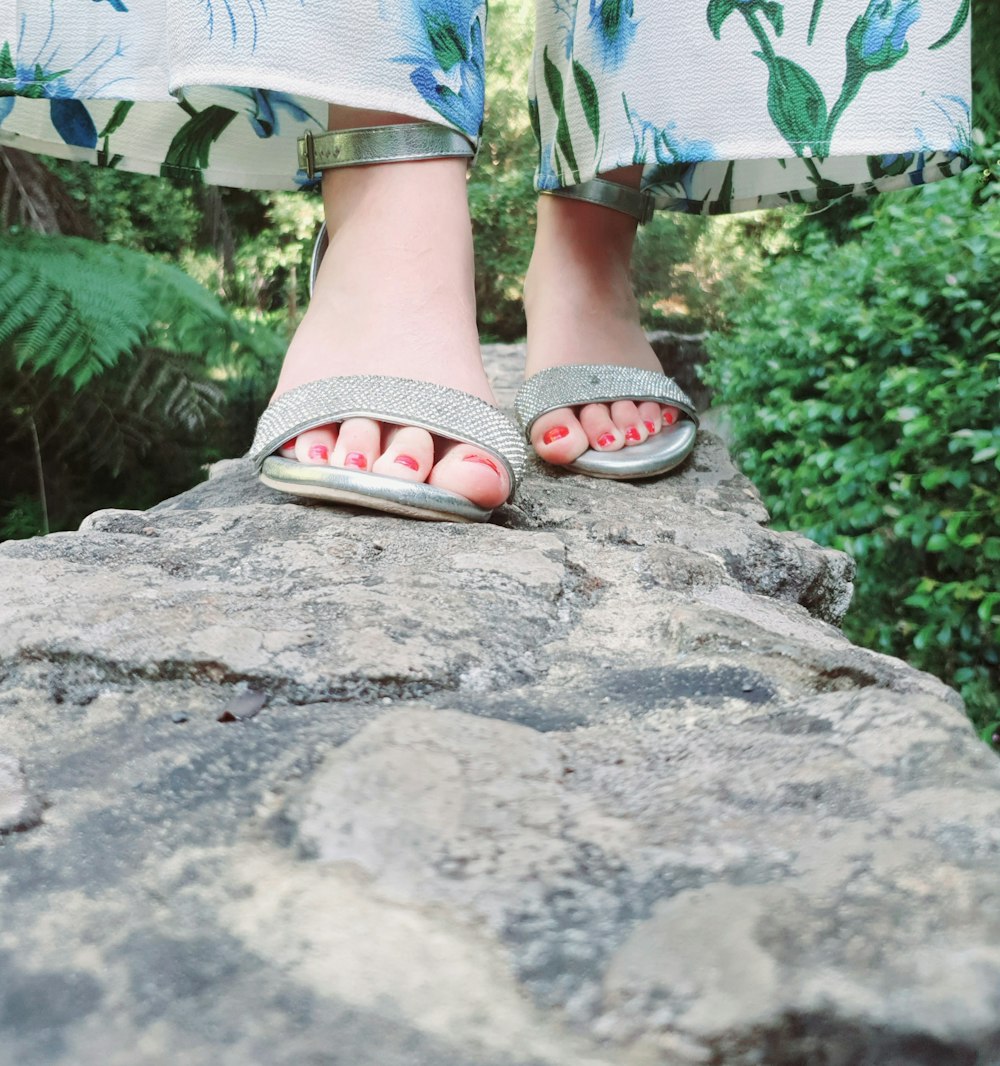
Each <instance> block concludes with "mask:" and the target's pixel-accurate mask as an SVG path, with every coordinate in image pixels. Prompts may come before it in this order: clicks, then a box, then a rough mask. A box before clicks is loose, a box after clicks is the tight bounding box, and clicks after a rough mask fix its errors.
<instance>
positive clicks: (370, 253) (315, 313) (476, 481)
mask: <svg viewBox="0 0 1000 1066" xmlns="http://www.w3.org/2000/svg"><path fill="white" fill-rule="evenodd" d="M465 171H466V164H465V160H463V159H439V160H423V161H420V162H408V163H389V164H380V165H373V166H364V167H348V168H343V169H337V170H330V171H327V172H326V174H325V176H324V179H323V195H324V201H325V207H326V218H327V225H328V227H329V231H330V246H329V248H328V249H327V252H326V255H325V256H324V258H323V263H322V266H321V267H320V270H319V275H318V277H317V280H316V287H315V291H314V294H313V298H312V301H311V303H310V305H309V309H308V311H307V312H306V314H305V317H304V318H303V320H302V322H301V324H300V325H299V328H298V330H297V331H296V333H295V336H294V337H293V338H292V342H291V345H290V346H289V349H288V354H287V356H286V357H285V363H284V366H283V367H282V370H281V375H280V377H279V379H278V385H277V388H276V389H275V393H274V395H275V397H277V396H279V395H281V394H282V393H283V392H286V391H288V390H289V389H292V388H295V387H296V386H298V385H302V384H305V383H306V382H309V381H314V380H317V379H319V378H326V377H338V376H344V375H351V374H382V375H388V376H393V377H404V378H415V379H418V380H420V381H429V382H432V383H434V384H438V385H447V386H450V387H451V388H455V389H460V390H462V391H463V392H469V393H472V394H473V395H474V396H478V397H479V398H480V399H482V400H485V401H487V402H488V403H490V404H493V403H494V402H495V401H494V398H493V394H492V391H491V389H490V386H489V382H488V381H487V378H486V373H485V371H484V370H483V365H482V360H481V358H480V352H479V338H478V334H477V331H476V312H475V293H474V287H473V257H472V232H471V224H470V221H469V213H468V207H467V203H466V187H465ZM280 454H281V455H283V456H285V457H287V458H296V459H298V460H299V461H300V462H303V463H314V464H315V463H319V464H324V463H328V464H330V465H333V466H340V467H349V468H352V469H355V470H367V471H371V472H373V473H376V474H387V475H391V476H392V477H397V478H405V479H407V480H412V481H422V482H427V483H428V484H431V485H434V486H435V487H437V488H443V489H449V490H450V491H452V492H456V493H458V494H459V495H461V496H464V497H466V498H467V499H469V500H471V501H472V502H473V503H475V504H478V505H479V506H480V507H486V508H492V507H496V506H498V505H499V504H501V503H503V501H504V500H505V499H506V498H507V496H508V495H509V493H510V484H509V479H508V475H507V472H506V470H505V469H504V467H503V465H502V464H501V463H498V462H497V460H496V458H495V457H494V456H493V455H491V454H490V453H488V452H483V451H481V450H480V449H477V448H475V447H473V446H471V445H466V444H458V443H456V442H454V441H447V440H443V439H441V438H437V437H433V436H432V435H431V434H430V433H428V432H427V431H425V430H422V429H418V428H415V427H412V426H404V427H400V426H394V425H388V424H383V423H379V422H374V421H371V420H370V419H365V418H352V419H348V420H347V421H345V422H343V423H342V424H340V425H329V426H323V427H321V428H319V429H314V430H310V431H308V432H306V433H301V434H299V436H298V437H297V438H296V439H295V440H293V441H290V442H288V444H286V445H285V446H284V447H283V448H282V449H281V452H280Z"/></svg>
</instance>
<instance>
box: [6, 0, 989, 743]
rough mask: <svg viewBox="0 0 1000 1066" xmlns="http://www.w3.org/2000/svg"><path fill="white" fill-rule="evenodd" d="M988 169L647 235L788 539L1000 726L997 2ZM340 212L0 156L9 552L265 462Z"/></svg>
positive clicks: (509, 316) (274, 196) (506, 213)
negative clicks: (831, 556)
mask: <svg viewBox="0 0 1000 1066" xmlns="http://www.w3.org/2000/svg"><path fill="white" fill-rule="evenodd" d="M530 6H531V5H529V4H525V3H523V2H519V0H492V2H491V4H490V21H491V35H490V72H489V75H490V76H489V91H488V101H487V129H486V134H485V138H484V147H483V149H482V151H481V153H480V156H479V159H478V161H477V165H476V167H475V168H474V169H473V170H472V172H471V174H470V179H469V195H470V203H471V208H472V214H473V220H474V226H475V239H476V255H477V266H478V282H477V288H478V291H477V296H478V305H479V318H480V329H481V333H482V337H483V339H484V341H490V340H497V341H511V340H518V339H520V338H521V337H523V335H524V319H523V313H522V309H521V303H520V291H521V282H522V279H523V276H524V272H525V269H526V267H527V262H528V257H529V255H530V250H531V240H532V232H533V221H534V194H533V192H532V189H531V174H532V169H533V165H534V153H535V146H534V141H533V138H532V133H531V129H530V126H529V123H528V116H527V111H526V108H525V107H524V103H523V98H524V84H525V78H526V70H527V65H528V58H529V55H530V50H531V30H532V27H531V13H530ZM972 8H973V25H974V79H975V90H976V91H975V107H974V124H975V126H976V129H977V151H978V153H979V159H978V165H977V166H976V167H974V168H973V169H972V170H970V171H968V172H966V174H965V175H964V176H963V177H962V178H960V179H954V180H949V181H946V182H941V183H938V184H935V185H932V186H928V187H926V188H923V189H915V190H912V191H910V192H906V193H893V194H891V195H888V196H885V197H876V198H874V199H872V200H867V199H857V200H855V201H845V202H842V203H839V204H834V205H830V206H827V207H825V208H824V209H822V210H808V209H806V208H791V209H786V210H781V211H770V212H754V213H751V214H747V215H737V216H731V217H724V218H714V219H703V218H695V217H689V216H682V215H673V214H668V213H665V212H661V213H660V214H659V215H658V216H657V217H656V218H655V219H654V221H653V222H652V223H651V224H650V225H648V226H646V227H645V228H644V229H643V230H642V231H641V234H640V239H639V244H638V248H637V252H636V256H635V285H636V291H637V293H638V296H639V299H640V302H641V305H642V309H643V315H644V319H645V324H646V325H647V327H649V328H651V329H654V328H667V329H672V330H675V331H677V332H681V333H685V334H703V333H704V334H705V335H706V336H705V343H706V345H707V348H708V352H709V355H710V361H709V366H708V371H707V378H708V383H709V384H710V385H711V387H712V388H713V390H714V394H715V400H714V404H715V406H716V407H717V408H718V410H719V411H720V412H722V413H723V414H724V418H723V422H724V424H725V425H726V426H727V427H728V432H729V434H730V437H731V440H730V443H731V445H732V448H733V452H734V456H735V458H736V459H737V462H738V463H739V464H740V465H741V467H742V469H743V470H744V471H745V472H746V473H747V474H748V475H749V476H750V477H751V478H752V479H753V480H754V481H755V483H756V484H757V486H758V487H759V489H760V490H761V492H762V494H763V496H764V499H765V502H766V503H767V505H768V507H769V508H770V510H771V513H772V515H773V518H774V525H775V526H776V527H777V528H795V529H799V530H801V531H803V532H804V533H806V534H807V535H809V536H810V537H813V538H814V539H815V540H817V541H819V542H820V543H823V544H826V545H830V546H833V547H836V548H840V549H842V550H844V551H847V552H849V553H850V554H851V555H852V556H854V558H855V559H856V560H857V562H858V568H859V570H858V580H857V591H856V596H855V601H854V604H853V606H852V609H851V612H850V614H849V615H848V618H847V620H846V623H845V629H846V631H847V633H848V635H849V636H850V637H851V638H852V639H854V640H856V641H858V642H859V643H861V644H865V645H867V646H869V647H873V648H876V649H878V650H880V651H885V652H889V653H891V654H894V655H899V656H902V657H904V658H906V659H908V660H909V661H910V662H912V663H914V664H915V665H916V666H918V667H921V668H923V669H927V670H930V671H932V672H934V673H936V674H938V675H939V676H940V677H942V678H943V679H944V680H946V681H947V682H948V683H949V684H952V685H955V686H956V687H957V688H958V689H959V690H960V691H961V693H962V695H963V696H964V697H965V699H966V702H967V705H968V707H969V712H970V715H971V717H972V718H973V720H974V722H975V723H976V724H977V726H978V727H979V728H980V729H981V730H982V732H983V736H984V738H985V739H991V738H992V737H993V736H994V735H995V734H997V733H998V732H1000V577H998V575H1000V455H998V451H1000V295H998V294H1000V180H998V179H1000V65H998V64H997V61H996V56H997V55H998V54H1000V0H973V4H972ZM320 214H321V211H320V205H319V201H318V198H316V197H313V196H307V195H300V194H292V193H257V192H246V191H240V190H231V189H215V188H192V187H190V186H183V185H179V184H172V183H170V182H169V181H166V180H162V179H153V178H147V177H141V176H137V175H131V174H125V173H118V172H116V171H113V170H99V169H96V168H91V167H83V166H73V165H70V164H65V163H59V162H55V161H49V160H39V159H37V158H35V157H31V156H26V155H24V154H22V153H16V152H12V151H10V150H9V149H8V150H0V225H2V226H3V227H4V229H5V231H6V236H5V239H4V240H3V241H2V242H0V445H2V446H3V447H4V448H5V450H6V452H7V454H8V455H9V456H17V457H18V462H16V463H13V462H7V463H5V464H3V466H2V468H0V540H2V539H7V538H18V537H28V536H34V535H37V534H41V533H44V532H48V531H54V530H60V529H71V528H75V527H76V526H77V525H78V524H79V522H80V520H81V519H82V518H83V517H84V516H85V515H86V514H88V513H89V512H91V511H93V510H96V509H98V508H101V507H129V508H142V507H147V506H150V505H152V504H154V503H156V502H158V501H159V500H161V499H164V498H166V497H167V496H170V495H172V494H174V493H176V492H179V491H182V490H183V489H185V488H187V487H189V486H190V485H192V484H194V483H196V482H197V481H198V480H200V479H201V478H202V477H203V476H204V469H205V466H206V464H208V463H211V462H213V461H215V460H217V459H220V458H227V457H231V456H235V455H240V454H242V453H243V452H244V451H245V450H246V447H247V443H248V441H249V440H250V438H251V437H252V434H253V429H254V425H255V422H256V419H257V416H258V414H259V412H260V411H261V410H262V409H263V407H264V406H265V405H266V402H267V399H268V397H269V395H270V391H271V389H272V388H273V384H274V381H275V379H276V377H277V372H278V368H279V366H280V362H281V358H282V355H283V352H284V348H285V345H286V343H287V340H288V338H289V337H290V335H291V333H292V332H293V331H294V329H295V326H296V324H297V322H298V321H299V319H300V317H301V315H302V311H303V308H304V306H305V303H306V300H307V292H306V289H307V276H308V274H307V272H308V259H309V254H310V242H311V238H312V236H313V234H314V232H315V229H316V227H317V225H318V222H319V219H320Z"/></svg>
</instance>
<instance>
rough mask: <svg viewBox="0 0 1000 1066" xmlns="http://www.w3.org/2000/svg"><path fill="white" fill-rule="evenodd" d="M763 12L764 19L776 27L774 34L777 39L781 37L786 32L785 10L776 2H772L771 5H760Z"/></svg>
mask: <svg viewBox="0 0 1000 1066" xmlns="http://www.w3.org/2000/svg"><path fill="white" fill-rule="evenodd" d="M760 9H761V11H763V12H764V17H765V18H766V19H767V21H768V22H770V23H771V25H772V26H773V27H774V34H775V36H776V37H780V36H781V35H782V34H783V33H784V32H785V9H784V7H783V6H782V5H781V4H779V3H777V2H776V0H772V2H770V3H765V4H761V5H760Z"/></svg>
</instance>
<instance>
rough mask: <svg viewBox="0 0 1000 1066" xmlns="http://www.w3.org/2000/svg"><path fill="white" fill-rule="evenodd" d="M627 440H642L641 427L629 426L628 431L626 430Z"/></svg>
mask: <svg viewBox="0 0 1000 1066" xmlns="http://www.w3.org/2000/svg"><path fill="white" fill-rule="evenodd" d="M625 439H626V440H642V434H641V433H640V432H639V427H638V426H629V427H628V429H626V430H625Z"/></svg>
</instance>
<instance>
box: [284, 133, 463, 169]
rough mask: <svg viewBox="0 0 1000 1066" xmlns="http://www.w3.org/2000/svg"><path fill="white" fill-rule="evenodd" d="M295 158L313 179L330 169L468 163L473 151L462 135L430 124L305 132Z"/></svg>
mask: <svg viewBox="0 0 1000 1066" xmlns="http://www.w3.org/2000/svg"><path fill="white" fill-rule="evenodd" d="M298 154H299V169H300V170H304V171H305V173H306V175H307V177H310V178H313V177H316V176H317V175H318V174H319V173H320V171H323V170H329V169H331V168H332V167H354V166H367V165H368V164H370V163H401V162H406V161H408V160H412V159H440V158H447V157H449V156H463V157H467V158H470V159H471V158H472V157H473V156H474V155H475V147H474V146H473V144H472V143H471V142H470V141H469V139H468V138H467V137H466V136H465V135H464V134H462V133H458V132H457V131H456V130H453V129H449V128H448V127H447V126H438V125H437V124H435V123H432V122H403V123H400V124H399V125H395V126H364V127H361V128H359V129H352V130H331V131H330V132H329V133H319V134H313V133H309V132H307V133H306V135H305V136H304V137H302V138H300V140H299V142H298Z"/></svg>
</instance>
